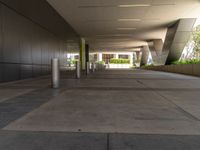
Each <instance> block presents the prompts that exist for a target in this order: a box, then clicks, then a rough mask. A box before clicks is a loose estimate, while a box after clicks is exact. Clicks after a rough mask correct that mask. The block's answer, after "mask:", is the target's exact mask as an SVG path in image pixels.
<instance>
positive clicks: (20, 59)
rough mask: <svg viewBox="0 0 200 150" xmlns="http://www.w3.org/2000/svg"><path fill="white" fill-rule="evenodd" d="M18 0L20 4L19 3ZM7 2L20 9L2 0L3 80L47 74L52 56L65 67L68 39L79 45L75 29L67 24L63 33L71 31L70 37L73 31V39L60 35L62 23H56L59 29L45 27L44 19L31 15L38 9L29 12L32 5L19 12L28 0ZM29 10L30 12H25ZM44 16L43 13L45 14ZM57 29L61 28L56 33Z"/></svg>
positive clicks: (0, 70)
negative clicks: (59, 26) (60, 24)
mask: <svg viewBox="0 0 200 150" xmlns="http://www.w3.org/2000/svg"><path fill="white" fill-rule="evenodd" d="M16 1H17V2H19V3H15V2H16ZM41 1H43V0H41ZM4 2H8V3H7V4H10V3H12V4H13V5H11V6H12V7H14V6H16V7H17V9H14V8H11V6H7V5H5V4H3V3H1V0H0V82H7V81H14V80H19V79H26V78H30V77H38V76H41V75H47V74H49V73H50V72H51V65H50V64H51V59H52V58H54V57H58V58H59V59H60V61H61V62H62V63H61V65H62V66H64V63H63V62H65V60H63V59H64V56H62V55H63V54H64V51H66V50H67V45H66V41H67V40H73V41H77V44H78V42H79V41H78V40H77V38H78V37H77V34H76V33H75V32H74V31H73V30H72V28H68V27H69V26H68V25H66V26H65V27H66V30H63V33H66V31H68V30H70V32H69V34H68V36H69V35H70V34H72V33H73V36H71V37H69V39H67V38H63V36H61V35H60V34H59V32H60V30H61V28H57V27H58V25H55V29H54V30H51V27H49V26H48V27H45V26H44V25H47V24H42V22H41V20H37V19H38V18H36V20H35V21H34V20H32V19H34V17H33V18H32V17H30V15H31V13H32V15H33V16H34V15H35V12H37V11H35V10H34V12H33V11H32V12H27V10H28V7H29V6H30V7H31V5H27V9H26V11H22V12H17V10H18V9H20V10H21V8H24V5H25V4H27V2H26V1H24V0H12V1H4ZM35 2H36V3H37V2H38V0H36V1H35ZM22 3H23V6H22ZM45 3H46V5H47V7H50V6H49V4H48V3H47V2H45ZM20 7H21V8H20ZM39 7H41V6H39ZM31 9H32V8H31ZM31 9H30V10H31ZM45 10H46V9H45ZM52 10H53V9H52ZM40 11H41V10H40ZM25 12H27V14H23V15H22V14H21V13H25ZM45 13H46V12H45ZM36 14H37V13H36ZM50 14H51V13H50ZM55 14H56V12H55ZM43 15H44V14H41V16H43ZM28 17H30V18H28ZM38 17H39V16H38ZM54 17H55V16H54ZM42 18H43V17H42ZM58 18H59V17H58ZM58 18H56V19H55V18H49V16H46V19H50V20H54V21H59V19H58ZM40 19H41V18H40ZM61 20H62V19H61ZM37 21H38V22H37ZM61 22H62V21H61ZM39 23H41V24H39ZM63 24H67V23H63ZM56 29H58V30H59V31H58V32H56ZM74 37H75V38H74ZM77 50H78V49H77ZM62 66H61V67H62Z"/></svg>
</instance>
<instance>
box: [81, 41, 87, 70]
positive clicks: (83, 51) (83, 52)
mask: <svg viewBox="0 0 200 150" xmlns="http://www.w3.org/2000/svg"><path fill="white" fill-rule="evenodd" d="M85 46H86V45H85V39H84V38H81V41H80V66H81V70H85V68H86V47H85Z"/></svg>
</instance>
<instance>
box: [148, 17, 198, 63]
mask: <svg viewBox="0 0 200 150" xmlns="http://www.w3.org/2000/svg"><path fill="white" fill-rule="evenodd" d="M195 22H196V19H194V18H185V19H180V20H178V21H177V22H176V23H175V24H173V25H171V26H170V27H168V30H167V34H166V37H165V41H164V44H163V42H162V40H161V39H158V40H151V41H148V46H149V49H150V52H151V55H152V58H153V61H154V65H165V64H171V63H172V62H173V61H177V60H179V58H180V57H181V54H182V52H183V50H184V48H185V46H186V44H187V42H188V41H189V39H190V36H191V33H192V30H193V27H194V24H195Z"/></svg>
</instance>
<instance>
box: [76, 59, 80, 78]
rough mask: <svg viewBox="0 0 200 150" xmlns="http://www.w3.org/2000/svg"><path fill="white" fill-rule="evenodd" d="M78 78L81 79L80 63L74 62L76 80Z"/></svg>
mask: <svg viewBox="0 0 200 150" xmlns="http://www.w3.org/2000/svg"><path fill="white" fill-rule="evenodd" d="M80 77H81V69H80V62H79V61H77V62H76V78H77V79H80Z"/></svg>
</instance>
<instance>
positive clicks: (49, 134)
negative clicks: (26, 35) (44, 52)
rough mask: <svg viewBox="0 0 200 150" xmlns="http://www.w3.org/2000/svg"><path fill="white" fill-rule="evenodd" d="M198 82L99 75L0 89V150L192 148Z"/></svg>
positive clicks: (197, 134)
mask: <svg viewBox="0 0 200 150" xmlns="http://www.w3.org/2000/svg"><path fill="white" fill-rule="evenodd" d="M199 90H200V78H198V77H192V76H185V75H178V74H172V73H164V72H154V71H145V70H106V71H99V72H95V73H93V74H90V75H89V76H87V77H86V76H82V78H81V79H79V80H77V79H75V78H74V73H73V72H66V73H63V74H62V80H61V88H60V89H57V90H54V89H51V88H50V77H48V76H44V77H41V78H37V79H29V80H24V81H18V82H13V83H9V84H0V128H1V130H0V149H1V150H199V149H200V92H199Z"/></svg>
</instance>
